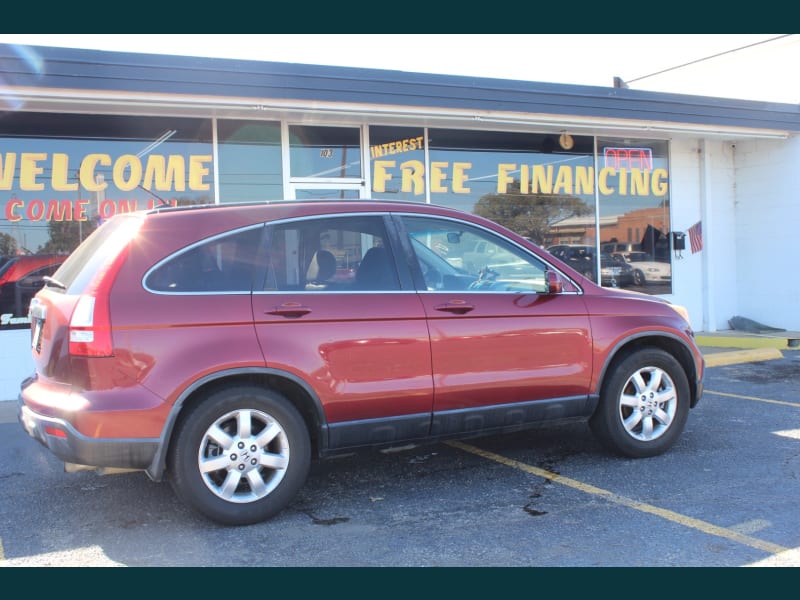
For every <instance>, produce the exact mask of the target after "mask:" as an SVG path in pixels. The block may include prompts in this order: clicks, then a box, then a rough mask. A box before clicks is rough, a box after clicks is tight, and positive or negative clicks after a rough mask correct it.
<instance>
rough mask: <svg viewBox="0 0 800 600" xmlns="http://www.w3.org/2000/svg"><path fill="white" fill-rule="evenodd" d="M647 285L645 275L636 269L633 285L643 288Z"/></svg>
mask: <svg viewBox="0 0 800 600" xmlns="http://www.w3.org/2000/svg"><path fill="white" fill-rule="evenodd" d="M644 284H645V278H644V273H643V272H642V271H641V269H635V270H634V271H633V285H639V286H642V285H644Z"/></svg>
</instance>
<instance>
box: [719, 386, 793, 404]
mask: <svg viewBox="0 0 800 600" xmlns="http://www.w3.org/2000/svg"><path fill="white" fill-rule="evenodd" d="M703 394H712V395H714V396H726V397H728V398H739V399H741V400H755V401H756V402H766V403H767V404H780V405H781V406H793V407H795V408H800V404H798V403H797V402H786V401H784V400H770V399H769V398H759V397H758V396H742V395H741V394H730V393H728V392H713V391H711V390H704V391H703Z"/></svg>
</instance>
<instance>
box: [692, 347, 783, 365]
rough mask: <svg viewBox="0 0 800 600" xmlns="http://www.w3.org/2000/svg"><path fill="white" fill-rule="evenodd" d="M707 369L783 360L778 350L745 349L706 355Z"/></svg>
mask: <svg viewBox="0 0 800 600" xmlns="http://www.w3.org/2000/svg"><path fill="white" fill-rule="evenodd" d="M704 357H705V359H706V366H707V367H722V366H726V365H735V364H738V363H749V362H758V361H762V360H774V359H777V358H783V353H782V352H781V351H780V350H778V349H777V348H745V349H743V350H733V351H730V352H712V353H709V354H705V355H704Z"/></svg>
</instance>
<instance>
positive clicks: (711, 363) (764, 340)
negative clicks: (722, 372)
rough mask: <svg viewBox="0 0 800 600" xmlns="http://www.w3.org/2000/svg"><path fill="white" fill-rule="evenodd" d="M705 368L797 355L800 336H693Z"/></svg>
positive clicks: (786, 333) (722, 333) (792, 333)
mask: <svg viewBox="0 0 800 600" xmlns="http://www.w3.org/2000/svg"><path fill="white" fill-rule="evenodd" d="M695 339H696V340H697V345H698V346H700V350H701V351H702V352H703V356H704V357H705V359H706V366H708V367H720V366H724V365H732V364H736V363H745V362H758V361H762V360H772V359H776V358H783V356H784V352H785V351H800V332H797V331H780V332H775V333H768V334H763V333H744V332H741V331H733V330H730V331H715V332H711V333H703V332H700V333H697V334H695Z"/></svg>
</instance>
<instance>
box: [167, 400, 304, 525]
mask: <svg viewBox="0 0 800 600" xmlns="http://www.w3.org/2000/svg"><path fill="white" fill-rule="evenodd" d="M310 462H311V444H310V440H309V435H308V430H307V429H306V426H305V422H304V421H303V419H302V417H301V416H300V414H299V413H298V412H297V410H296V409H295V408H294V406H292V405H291V404H290V403H289V402H288V401H287V400H286V398H284V397H283V396H282V395H280V394H278V393H277V392H274V391H271V390H266V389H262V388H259V387H251V386H241V387H235V388H229V389H224V390H220V391H217V392H215V393H212V394H210V395H209V396H208V398H206V399H205V400H204V401H202V402H201V403H200V404H198V405H197V406H195V407H194V408H193V409H191V412H189V413H188V415H187V416H186V418H185V419H184V421H183V422H182V423H181V425H180V426H179V429H178V431H177V434H176V437H175V439H174V442H173V444H172V450H171V452H170V454H169V463H168V469H169V479H170V483H171V484H172V487H173V489H174V490H175V493H176V494H177V496H178V497H179V498H180V499H181V500H182V501H184V502H185V503H186V504H188V505H189V506H191V507H192V508H194V509H195V510H196V511H197V512H199V513H201V514H203V515H205V516H206V517H208V518H210V519H212V520H214V521H217V522H219V523H222V524H224V525H248V524H252V523H258V522H260V521H264V520H266V519H268V518H269V517H271V516H273V515H275V514H276V513H277V512H278V511H280V510H281V509H282V508H284V507H285V506H286V505H287V504H288V503H289V502H290V501H291V500H292V498H293V497H294V496H295V494H296V493H297V492H298V491H299V489H300V488H301V487H302V485H303V483H304V482H305V479H306V477H307V475H308V470H309V466H310Z"/></svg>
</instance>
